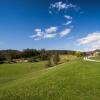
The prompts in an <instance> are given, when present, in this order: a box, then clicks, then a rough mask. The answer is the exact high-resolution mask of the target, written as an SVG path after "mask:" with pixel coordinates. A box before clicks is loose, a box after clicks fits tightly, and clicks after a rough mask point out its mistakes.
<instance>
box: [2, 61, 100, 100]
mask: <svg viewBox="0 0 100 100" xmlns="http://www.w3.org/2000/svg"><path fill="white" fill-rule="evenodd" d="M99 99H100V63H96V62H87V61H83V60H74V61H69V62H66V63H64V64H61V65H57V66H55V67H51V68H45V64H44V62H39V63H24V64H12V65H11V64H10V65H9V64H3V65H0V100H99Z"/></svg>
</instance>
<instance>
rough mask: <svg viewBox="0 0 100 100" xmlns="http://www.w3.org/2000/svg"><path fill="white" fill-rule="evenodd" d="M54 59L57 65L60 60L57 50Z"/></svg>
mask: <svg viewBox="0 0 100 100" xmlns="http://www.w3.org/2000/svg"><path fill="white" fill-rule="evenodd" d="M53 61H54V64H56V65H57V64H58V63H59V61H60V57H59V53H57V52H56V53H55V54H54V57H53Z"/></svg>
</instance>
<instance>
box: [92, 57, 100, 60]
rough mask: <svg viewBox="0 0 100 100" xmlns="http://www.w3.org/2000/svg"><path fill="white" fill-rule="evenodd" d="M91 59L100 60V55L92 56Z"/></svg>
mask: <svg viewBox="0 0 100 100" xmlns="http://www.w3.org/2000/svg"><path fill="white" fill-rule="evenodd" d="M91 59H94V60H100V56H96V57H91Z"/></svg>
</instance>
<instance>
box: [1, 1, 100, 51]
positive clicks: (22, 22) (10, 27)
mask: <svg viewBox="0 0 100 100" xmlns="http://www.w3.org/2000/svg"><path fill="white" fill-rule="evenodd" d="M99 44H100V0H0V49H9V48H10V49H18V50H22V49H24V48H36V49H41V48H45V49H65V50H82V51H85V50H93V49H97V48H100V45H99Z"/></svg>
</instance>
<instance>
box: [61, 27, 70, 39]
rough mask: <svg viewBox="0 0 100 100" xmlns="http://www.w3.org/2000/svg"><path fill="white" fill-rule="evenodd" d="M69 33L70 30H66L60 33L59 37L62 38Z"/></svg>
mask: <svg viewBox="0 0 100 100" xmlns="http://www.w3.org/2000/svg"><path fill="white" fill-rule="evenodd" d="M70 32H71V29H70V28H66V29H64V30H63V31H62V32H60V36H61V37H64V36H66V35H68V34H69V33H70Z"/></svg>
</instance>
